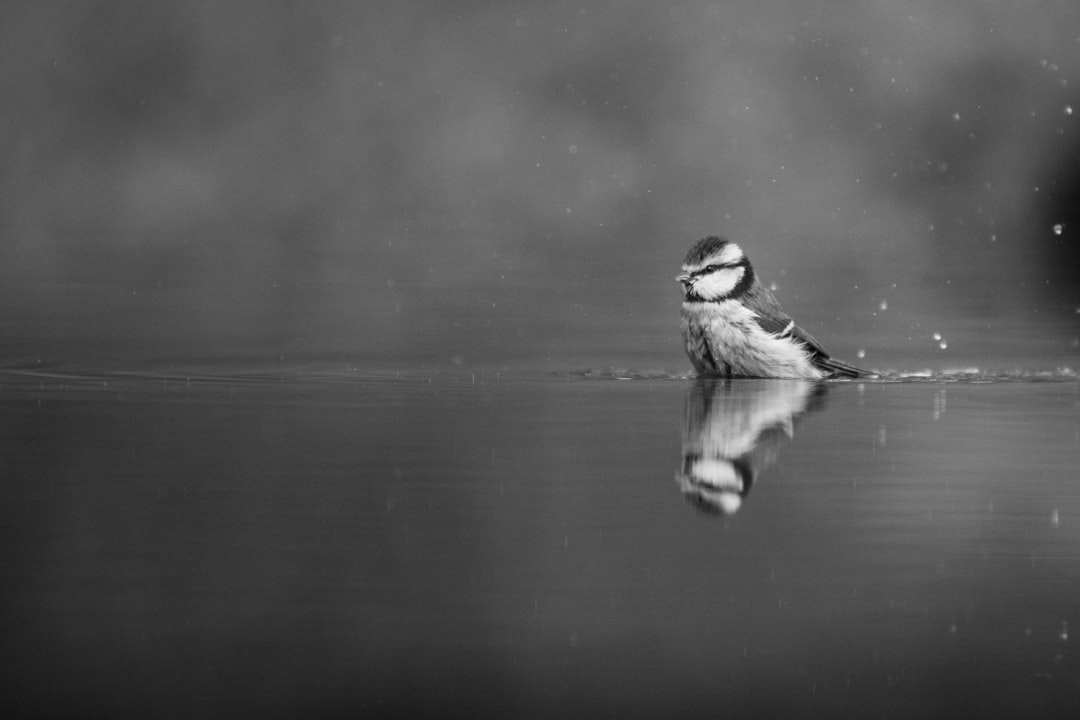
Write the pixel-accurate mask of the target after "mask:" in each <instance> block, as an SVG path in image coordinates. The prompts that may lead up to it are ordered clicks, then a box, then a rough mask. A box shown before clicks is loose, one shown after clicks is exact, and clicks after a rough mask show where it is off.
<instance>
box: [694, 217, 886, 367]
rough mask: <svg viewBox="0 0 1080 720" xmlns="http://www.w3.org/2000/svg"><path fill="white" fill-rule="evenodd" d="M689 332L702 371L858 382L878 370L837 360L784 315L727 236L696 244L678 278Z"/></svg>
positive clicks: (715, 237)
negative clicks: (869, 369) (871, 370)
mask: <svg viewBox="0 0 1080 720" xmlns="http://www.w3.org/2000/svg"><path fill="white" fill-rule="evenodd" d="M675 279H676V280H677V281H678V282H680V283H681V284H682V287H683V303H682V334H683V340H684V341H685V343H686V354H687V356H689V358H690V362H691V363H692V364H693V366H694V369H695V370H696V371H697V373H698V375H712V376H720V377H755V378H798V379H804V380H823V379H844V378H846V379H855V378H861V377H868V376H871V375H873V373H871V372H869V371H867V370H863V369H861V368H857V367H855V366H854V365H849V364H848V363H845V362H842V361H840V360H837V359H835V358H833V357H832V356H830V355H829V353H828V352H826V351H825V348H823V347H822V346H821V343H819V342H818V341H817V340H815V339H814V338H813V336H811V335H810V333H808V332H806V331H805V330H803V329H802V328H800V327H799V326H798V325H796V324H795V321H794V320H792V319H791V317H790V316H789V315H788V314H787V313H786V312H784V310H783V308H781V307H780V303H779V302H778V301H777V300H776V297H775V296H773V294H772V293H771V292H770V291H769V289H768V288H766V287H765V286H764V285H762V284H761V283H760V282H759V281H758V278H757V274H756V273H755V272H754V266H753V265H751V264H750V260H749V258H747V257H746V253H745V252H743V249H742V248H741V247H739V246H738V245H737V244H735V243H734V242H732V241H730V240H728V239H727V238H724V237H719V236H716V235H710V236H708V237H705V238H702V239H701V240H699V241H697V242H696V243H694V245H693V246H692V247H691V248H690V250H689V251H688V252H687V253H686V259H685V260H683V265H682V272H681V273H680V274H679V275H678V276H676V278H675Z"/></svg>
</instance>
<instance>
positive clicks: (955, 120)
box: [952, 112, 960, 122]
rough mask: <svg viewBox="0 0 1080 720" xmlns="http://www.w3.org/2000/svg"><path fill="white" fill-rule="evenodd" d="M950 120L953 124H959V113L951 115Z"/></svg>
mask: <svg viewBox="0 0 1080 720" xmlns="http://www.w3.org/2000/svg"><path fill="white" fill-rule="evenodd" d="M952 119H953V121H954V122H960V113H958V112H954V113H953V114H952Z"/></svg>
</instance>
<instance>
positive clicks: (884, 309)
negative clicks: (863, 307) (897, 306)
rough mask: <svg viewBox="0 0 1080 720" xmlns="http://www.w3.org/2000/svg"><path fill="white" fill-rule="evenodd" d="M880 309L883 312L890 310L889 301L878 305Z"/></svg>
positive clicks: (883, 301)
mask: <svg viewBox="0 0 1080 720" xmlns="http://www.w3.org/2000/svg"><path fill="white" fill-rule="evenodd" d="M878 309H879V310H881V312H885V311H886V310H888V309H889V301H888V300H882V301H881V304H880V305H878Z"/></svg>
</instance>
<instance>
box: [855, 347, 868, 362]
mask: <svg viewBox="0 0 1080 720" xmlns="http://www.w3.org/2000/svg"><path fill="white" fill-rule="evenodd" d="M855 357H857V358H859V359H860V360H862V359H863V358H864V357H866V350H863V349H862V348H859V351H858V352H857V353H855Z"/></svg>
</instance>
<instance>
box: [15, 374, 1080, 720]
mask: <svg viewBox="0 0 1080 720" xmlns="http://www.w3.org/2000/svg"><path fill="white" fill-rule="evenodd" d="M951 380H953V381H949V382H946V381H943V380H942V379H940V378H939V379H937V381H921V382H867V383H859V384H855V383H844V384H829V385H812V384H807V383H799V382H778V381H771V382H770V381H736V382H727V383H723V382H719V383H716V382H714V383H705V382H694V381H690V380H685V379H675V378H667V377H655V378H640V377H639V378H635V379H630V380H619V379H615V378H614V376H612V375H606V376H605V375H603V374H601V375H600V376H598V377H589V376H588V374H586V373H574V374H571V375H568V376H567V375H559V374H535V375H518V376H512V375H508V374H498V373H494V372H490V371H487V372H483V373H479V374H475V375H474V374H472V373H471V372H470V371H464V370H463V371H460V372H457V373H455V374H444V373H439V374H435V375H431V376H428V375H425V374H423V373H413V374H407V375H400V374H395V373H373V374H365V373H364V372H359V371H356V370H352V369H346V368H342V369H336V368H331V369H325V368H324V369H319V370H303V371H301V370H295V371H288V372H285V371H279V372H276V373H268V372H253V373H247V374H244V373H238V372H230V373H224V374H218V375H217V376H214V375H211V374H208V373H199V374H183V373H176V372H173V373H169V374H147V375H138V376H136V375H115V374H113V375H94V374H92V373H90V374H78V375H76V374H71V373H54V374H50V373H47V372H42V371H40V370H38V371H34V372H31V373H23V374H20V373H13V372H7V373H6V374H4V375H2V376H0V422H2V423H3V428H4V433H3V435H4V440H3V441H2V443H0V469H2V472H3V483H2V485H0V488H2V495H0V512H2V513H3V516H2V525H0V527H2V530H0V533H2V535H0V537H2V549H3V552H2V554H0V563H2V564H0V574H2V576H0V603H2V608H3V614H2V618H3V634H2V636H3V638H4V641H3V644H2V646H3V662H2V664H0V678H2V686H0V687H2V689H3V691H4V694H5V697H6V698H7V700H8V703H9V704H10V703H15V704H16V706H17V707H18V708H19V709H20V710H21V711H23V713H24V714H36V715H41V716H57V715H67V716H75V715H78V716H128V717H132V716H140V717H142V716H176V717H207V716H224V715H241V714H242V715H249V716H250V715H253V714H255V715H258V716H269V717H294V716H298V715H299V716H303V715H308V716H311V715H314V716H326V715H337V716H341V717H347V716H355V717H377V716H395V715H397V716H409V717H416V716H430V717H436V716H437V717H446V716H448V715H472V716H499V717H521V716H529V717H556V716H571V715H573V716H582V717H588V716H592V717H650V716H653V717H661V716H662V717H716V716H721V715H722V716H748V715H760V716H768V715H786V716H789V717H795V716H798V717H808V716H816V717H860V718H862V717H896V718H900V717H957V716H966V717H1016V716H1026V717H1036V716H1037V717H1078V716H1080V656H1078V654H1077V652H1076V648H1075V646H1076V643H1077V640H1078V639H1080V599H1078V598H1080V472H1078V470H1080V384H1078V383H1077V382H1076V380H1075V378H1069V377H1061V376H1054V377H1049V378H1042V379H1041V380H1040V379H1030V378H1029V379H1023V378H996V379H986V378H982V379H980V378H962V379H957V378H952V379H951ZM981 380H990V381H986V382H984V381H981Z"/></svg>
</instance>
